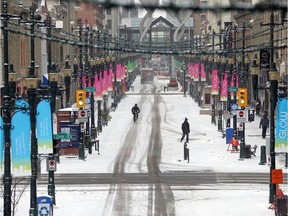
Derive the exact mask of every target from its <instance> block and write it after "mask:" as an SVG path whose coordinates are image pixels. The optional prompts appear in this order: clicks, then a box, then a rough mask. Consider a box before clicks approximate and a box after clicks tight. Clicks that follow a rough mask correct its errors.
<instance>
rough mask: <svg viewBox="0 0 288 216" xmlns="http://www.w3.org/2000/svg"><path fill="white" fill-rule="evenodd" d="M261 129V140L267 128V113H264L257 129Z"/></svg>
mask: <svg viewBox="0 0 288 216" xmlns="http://www.w3.org/2000/svg"><path fill="white" fill-rule="evenodd" d="M261 127H262V138H263V139H265V137H266V131H267V128H269V119H268V118H267V112H265V113H264V115H263V117H262V118H261V120H260V124H259V128H261Z"/></svg>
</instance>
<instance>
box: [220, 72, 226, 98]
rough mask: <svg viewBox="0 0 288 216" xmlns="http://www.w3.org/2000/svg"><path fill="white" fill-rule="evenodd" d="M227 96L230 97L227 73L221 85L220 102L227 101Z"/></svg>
mask: <svg viewBox="0 0 288 216" xmlns="http://www.w3.org/2000/svg"><path fill="white" fill-rule="evenodd" d="M227 96H228V73H227V71H226V72H225V74H224V79H223V81H222V85H221V94H220V101H227Z"/></svg>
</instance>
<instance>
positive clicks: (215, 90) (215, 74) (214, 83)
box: [211, 69, 219, 95]
mask: <svg viewBox="0 0 288 216" xmlns="http://www.w3.org/2000/svg"><path fill="white" fill-rule="evenodd" d="M218 83H219V78H218V71H217V69H213V70H212V77H211V95H218V86H219V84H218Z"/></svg>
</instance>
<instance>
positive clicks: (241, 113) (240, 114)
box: [237, 110, 247, 123]
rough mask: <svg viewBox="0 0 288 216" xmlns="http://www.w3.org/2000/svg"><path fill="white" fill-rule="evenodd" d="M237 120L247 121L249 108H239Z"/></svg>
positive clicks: (240, 121)
mask: <svg viewBox="0 0 288 216" xmlns="http://www.w3.org/2000/svg"><path fill="white" fill-rule="evenodd" d="M237 122H239V123H246V122H247V110H237Z"/></svg>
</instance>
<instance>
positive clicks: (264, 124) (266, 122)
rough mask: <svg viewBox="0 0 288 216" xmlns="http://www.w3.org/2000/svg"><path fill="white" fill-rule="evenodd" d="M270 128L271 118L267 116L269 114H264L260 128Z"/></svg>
mask: <svg viewBox="0 0 288 216" xmlns="http://www.w3.org/2000/svg"><path fill="white" fill-rule="evenodd" d="M261 126H262V128H268V127H269V119H268V118H267V116H263V117H262V118H261V121H260V124H259V128H261Z"/></svg>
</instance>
